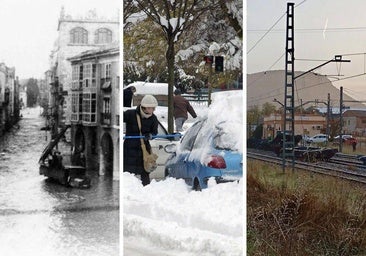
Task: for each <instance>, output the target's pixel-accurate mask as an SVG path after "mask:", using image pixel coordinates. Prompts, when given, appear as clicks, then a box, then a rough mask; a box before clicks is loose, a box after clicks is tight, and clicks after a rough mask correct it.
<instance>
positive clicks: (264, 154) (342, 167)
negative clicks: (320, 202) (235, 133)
mask: <svg viewBox="0 0 366 256" xmlns="http://www.w3.org/2000/svg"><path fill="white" fill-rule="evenodd" d="M247 158H248V159H254V160H258V161H262V162H267V163H271V164H275V165H282V158H281V157H277V156H275V155H274V154H273V153H272V152H268V151H261V150H253V151H252V150H248V151H247ZM361 163H362V161H359V160H357V157H349V156H342V155H341V154H337V155H336V156H335V157H334V159H333V158H332V159H331V160H330V161H327V162H324V161H318V162H316V163H309V162H302V161H295V168H296V169H301V170H305V171H311V172H314V173H318V174H323V175H328V176H333V177H338V178H342V179H345V180H348V181H353V182H358V183H362V184H366V165H363V164H361Z"/></svg>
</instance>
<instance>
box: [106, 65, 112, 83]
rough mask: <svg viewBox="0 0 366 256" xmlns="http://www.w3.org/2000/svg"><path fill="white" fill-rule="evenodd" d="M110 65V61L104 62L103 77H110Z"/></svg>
mask: <svg viewBox="0 0 366 256" xmlns="http://www.w3.org/2000/svg"><path fill="white" fill-rule="evenodd" d="M111 67H112V64H111V63H108V64H105V78H109V79H110V78H111Z"/></svg>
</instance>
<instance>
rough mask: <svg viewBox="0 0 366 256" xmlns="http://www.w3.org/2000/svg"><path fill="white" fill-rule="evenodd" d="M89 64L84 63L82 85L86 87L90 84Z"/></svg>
mask: <svg viewBox="0 0 366 256" xmlns="http://www.w3.org/2000/svg"><path fill="white" fill-rule="evenodd" d="M91 66H92V65H91V64H84V66H83V67H84V72H83V87H84V88H88V87H89V86H90V85H91V84H90V82H91Z"/></svg>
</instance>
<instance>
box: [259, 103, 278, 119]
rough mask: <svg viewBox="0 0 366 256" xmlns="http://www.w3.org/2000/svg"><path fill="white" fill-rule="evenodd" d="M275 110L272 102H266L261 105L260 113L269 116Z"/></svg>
mask: <svg viewBox="0 0 366 256" xmlns="http://www.w3.org/2000/svg"><path fill="white" fill-rule="evenodd" d="M275 112H276V106H275V105H273V104H272V103H269V102H266V103H264V104H263V106H262V115H263V116H269V115H271V114H273V113H275Z"/></svg>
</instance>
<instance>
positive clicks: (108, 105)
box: [103, 97, 111, 114]
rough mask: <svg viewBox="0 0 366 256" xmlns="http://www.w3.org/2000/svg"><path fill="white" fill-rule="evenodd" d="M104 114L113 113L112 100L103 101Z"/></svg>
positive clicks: (105, 99)
mask: <svg viewBox="0 0 366 256" xmlns="http://www.w3.org/2000/svg"><path fill="white" fill-rule="evenodd" d="M103 113H109V114H110V113H111V99H110V98H109V97H108V98H104V99H103Z"/></svg>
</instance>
